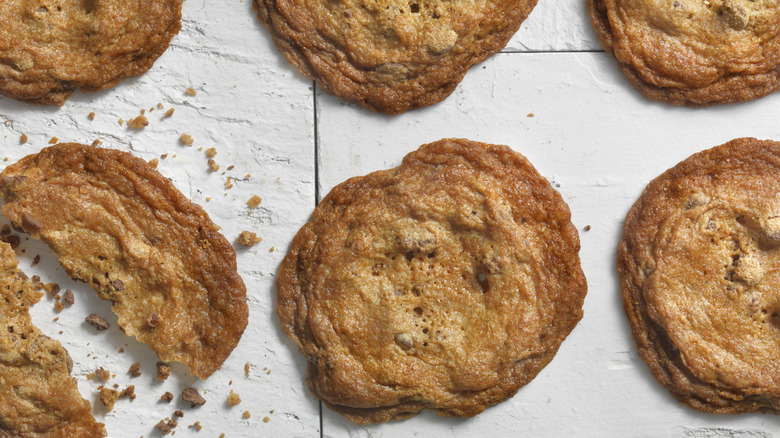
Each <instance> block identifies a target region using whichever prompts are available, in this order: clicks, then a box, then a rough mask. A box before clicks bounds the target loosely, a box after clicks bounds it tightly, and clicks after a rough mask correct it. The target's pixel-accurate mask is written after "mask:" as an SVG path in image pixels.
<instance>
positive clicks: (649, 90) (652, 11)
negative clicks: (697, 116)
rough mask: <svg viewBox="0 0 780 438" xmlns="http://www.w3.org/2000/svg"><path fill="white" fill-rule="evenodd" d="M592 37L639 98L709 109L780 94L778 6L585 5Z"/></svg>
mask: <svg viewBox="0 0 780 438" xmlns="http://www.w3.org/2000/svg"><path fill="white" fill-rule="evenodd" d="M588 6H589V9H590V12H591V19H592V21H593V25H594V27H595V29H596V33H597V34H598V36H599V38H600V39H601V43H602V44H603V46H604V48H605V49H606V50H607V52H610V53H612V54H613V55H614V56H615V58H616V59H617V61H618V65H619V66H620V69H621V70H622V71H623V73H624V74H625V75H626V77H627V78H628V79H629V81H631V83H632V84H633V85H634V86H635V87H637V88H638V89H639V91H641V92H642V93H643V94H644V95H645V96H647V97H649V98H651V99H654V100H661V101H666V102H669V103H672V104H675V105H693V106H698V105H713V104H718V103H733V102H742V101H747V100H751V99H756V98H759V97H762V96H764V95H766V94H769V93H772V92H774V91H776V90H777V89H778V88H780V68H778V66H780V2H778V1H777V0H588Z"/></svg>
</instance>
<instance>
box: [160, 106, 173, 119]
mask: <svg viewBox="0 0 780 438" xmlns="http://www.w3.org/2000/svg"><path fill="white" fill-rule="evenodd" d="M175 111H176V109H175V108H169V109H168V111H166V112H165V114H163V117H165V118H166V119H167V118H170V117H172V116H173V113H174V112H175Z"/></svg>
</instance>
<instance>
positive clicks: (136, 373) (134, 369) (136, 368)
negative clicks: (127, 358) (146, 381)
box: [127, 362, 141, 377]
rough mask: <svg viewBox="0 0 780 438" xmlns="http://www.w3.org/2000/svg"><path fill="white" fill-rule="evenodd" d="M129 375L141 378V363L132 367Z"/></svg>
mask: <svg viewBox="0 0 780 438" xmlns="http://www.w3.org/2000/svg"><path fill="white" fill-rule="evenodd" d="M127 373H128V374H130V377H140V376H141V363H140V362H136V363H134V364H132V365H130V369H129V370H127Z"/></svg>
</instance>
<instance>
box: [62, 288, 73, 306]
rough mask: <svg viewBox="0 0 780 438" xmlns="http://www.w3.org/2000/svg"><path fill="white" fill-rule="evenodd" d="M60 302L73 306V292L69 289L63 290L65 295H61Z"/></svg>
mask: <svg viewBox="0 0 780 438" xmlns="http://www.w3.org/2000/svg"><path fill="white" fill-rule="evenodd" d="M62 300H63V301H65V303H67V304H70V305H73V303H74V302H75V298H74V297H73V291H72V290H70V289H65V293H64V294H63V295H62Z"/></svg>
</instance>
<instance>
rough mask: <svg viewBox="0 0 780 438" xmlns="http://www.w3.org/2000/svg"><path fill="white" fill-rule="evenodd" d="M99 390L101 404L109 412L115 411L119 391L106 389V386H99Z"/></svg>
mask: <svg viewBox="0 0 780 438" xmlns="http://www.w3.org/2000/svg"><path fill="white" fill-rule="evenodd" d="M98 390H99V391H100V402H101V403H103V406H105V407H106V409H108V411H109V412H111V411H113V410H114V404H116V401H117V400H118V399H119V391H117V390H115V389H111V388H106V387H105V386H99V387H98Z"/></svg>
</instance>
